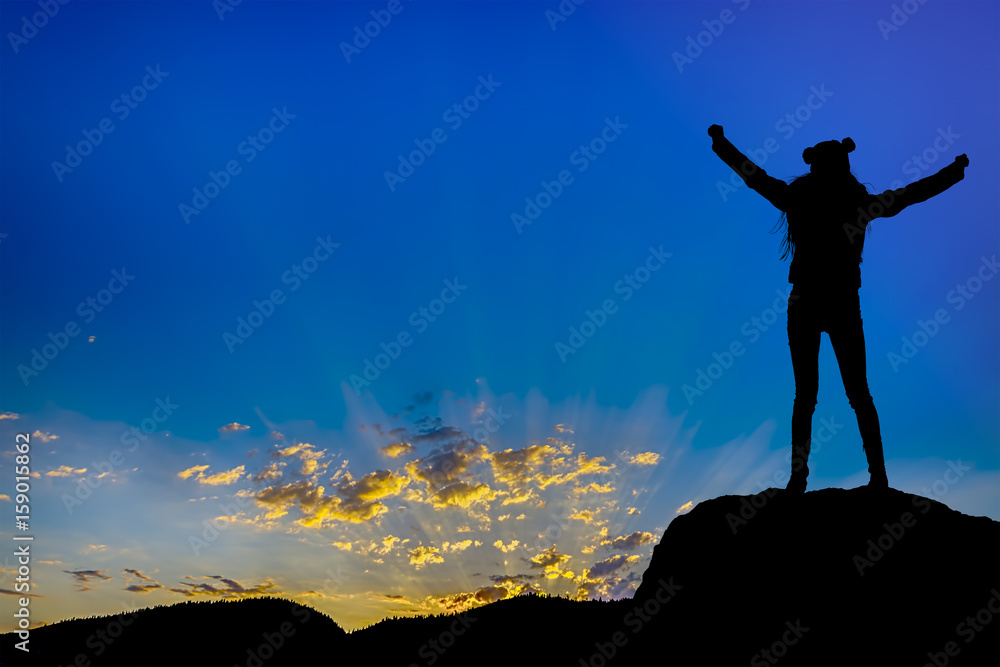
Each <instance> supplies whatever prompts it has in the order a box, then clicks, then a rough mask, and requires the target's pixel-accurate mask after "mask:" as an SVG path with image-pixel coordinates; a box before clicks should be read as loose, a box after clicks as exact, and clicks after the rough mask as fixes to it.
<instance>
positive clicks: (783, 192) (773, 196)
mask: <svg viewBox="0 0 1000 667" xmlns="http://www.w3.org/2000/svg"><path fill="white" fill-rule="evenodd" d="M708 136H710V137H712V150H713V151H715V154H716V155H718V156H719V157H720V158H722V161H723V162H725V163H726V164H728V165H729V167H730V168H731V169H732V170H733V171H735V172H736V173H737V174H739V176H740V178H742V179H743V182H744V183H746V184H747V187H749V188H751V189H753V190H755V191H756V192H757V193H758V194H760V195H761V196H762V197H764V199H766V200H768V201H769V202H771V204H773V205H774V206H775V207H776V208H777V209H778V210H781V211H785V210H787V207H786V206H787V196H788V184H787V183H785V182H784V181H782V180H780V179H777V178H774V177H773V176H768V175H767V172H766V171H764V170H763V169H761V168H760V167H759V166H757V164H755V163H754V161H753V160H751V159H750V158H748V157H747V156H746V155H744V154H743V153H741V152H740V151H739V149H738V148H736V146H734V145H733V144H732V142H730V141H729V139H726V137H725V136H723V134H722V126H721V125H712V126H711V127H709V128H708Z"/></svg>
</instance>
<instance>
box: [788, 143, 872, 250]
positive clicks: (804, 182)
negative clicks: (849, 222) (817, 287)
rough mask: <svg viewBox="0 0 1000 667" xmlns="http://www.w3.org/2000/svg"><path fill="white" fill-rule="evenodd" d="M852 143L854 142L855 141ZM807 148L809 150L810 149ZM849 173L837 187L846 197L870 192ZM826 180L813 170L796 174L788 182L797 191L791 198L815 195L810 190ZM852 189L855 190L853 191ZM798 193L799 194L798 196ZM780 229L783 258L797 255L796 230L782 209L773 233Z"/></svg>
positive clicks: (869, 228) (792, 189)
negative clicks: (848, 176) (842, 190)
mask: <svg viewBox="0 0 1000 667" xmlns="http://www.w3.org/2000/svg"><path fill="white" fill-rule="evenodd" d="M851 143H852V144H853V142H851ZM852 147H853V146H852ZM806 150H807V151H808V150H809V149H806ZM849 173H850V178H849V179H846V180H845V181H841V183H837V185H836V187H837V188H842V189H844V190H846V191H845V192H844V193H843V194H844V196H845V197H851V196H852V195H854V194H855V193H856V194H860V193H861V192H862V191H863V192H865V193H866V194H867V193H868V192H869V190H868V188H867V187H866V186H865V185H863V184H862V183H861V182H860V181H859V180H858V179H857V176H855V175H854V172H853V171H852V172H849ZM824 181H827V179H826V178H824V177H822V176H817V174H815V173H813V172H810V173H808V174H802V175H800V176H796V177H795V178H793V179H792V180H791V181H789V183H788V186H789V191H790V192H791V193H795V194H793V195H792V197H791V200H792V201H793V202H794V201H795V200H796V199H797V198H798V197H803V198H813V197H815V192H810V191H811V190H814V189H815V188H817V187H820V188H822V187H823V186H824V185H826V183H824ZM852 190H853V192H851V191H852ZM796 195H798V197H797V196H796ZM852 210H853V207H852ZM799 224H801V223H799ZM806 224H808V223H806ZM779 231H780V232H782V234H783V237H782V239H781V259H782V260H785V259H791V258H793V257H795V234H796V230H795V229H793V226H792V225H790V224H789V223H788V214H787V212H785V211H782V213H781V217H779V218H778V221H777V222H776V223H775V224H774V227H773V228H772V229H771V233H772V234H775V233H777V232H779ZM867 231H868V233H869V234H870V233H871V225H869V226H868V230H867Z"/></svg>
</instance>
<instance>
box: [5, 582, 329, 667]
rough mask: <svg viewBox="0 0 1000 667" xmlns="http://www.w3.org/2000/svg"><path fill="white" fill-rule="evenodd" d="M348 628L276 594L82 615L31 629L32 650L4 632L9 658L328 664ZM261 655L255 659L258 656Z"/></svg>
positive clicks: (84, 662) (84, 665) (170, 665)
mask: <svg viewBox="0 0 1000 667" xmlns="http://www.w3.org/2000/svg"><path fill="white" fill-rule="evenodd" d="M346 636H347V635H346V633H345V632H344V630H343V629H342V628H341V627H340V626H338V625H337V624H336V623H335V622H334V621H333V619H331V618H330V617H329V616H327V615H325V614H323V613H321V612H318V611H316V610H315V609H311V608H310V607H305V606H302V605H299V604H296V603H295V602H292V601H289V600H282V599H279V598H273V597H262V598H250V599H244V600H235V601H212V602H182V603H179V604H175V605H170V606H158V607H153V608H149V609H140V610H136V611H134V612H123V613H120V614H115V615H112V616H99V617H91V618H77V619H73V620H69V621H62V622H61V623H55V624H53V625H48V626H45V627H43V628H38V629H37V630H32V631H31V640H30V642H29V644H28V646H29V648H30V649H31V652H30V653H24V652H23V651H20V650H17V649H15V648H14V643H15V642H17V641H18V639H17V635H15V634H13V633H8V634H5V635H3V638H2V644H0V647H2V653H3V656H4V660H3V662H4V663H5V664H18V665H66V666H67V667H69V666H70V665H79V666H80V667H88V665H162V666H163V667H176V666H177V665H226V666H227V667H228V666H230V665H244V666H248V667H261V666H262V665H267V666H268V667H272V666H276V665H326V664H330V657H331V655H336V652H337V651H338V647H339V645H340V644H341V643H342V642H343V641H344V640H345V639H346ZM253 658H256V659H257V661H254V660H253Z"/></svg>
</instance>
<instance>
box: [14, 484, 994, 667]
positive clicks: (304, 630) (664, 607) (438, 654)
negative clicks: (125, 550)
mask: <svg viewBox="0 0 1000 667" xmlns="http://www.w3.org/2000/svg"><path fill="white" fill-rule="evenodd" d="M997 563H1000V523H998V522H996V521H994V520H992V519H990V518H988V517H971V516H968V515H965V514H962V513H961V512H957V511H955V510H952V509H951V508H949V507H948V506H947V505H945V504H943V503H941V502H939V501H937V500H933V499H930V498H925V497H923V496H916V495H912V494H908V493H903V492H901V491H895V490H891V489H890V490H889V491H888V492H884V493H878V492H875V491H872V490H869V489H867V488H865V487H861V488H858V489H850V490H844V489H823V490H819V491H810V492H807V493H805V494H802V495H797V496H796V495H792V494H789V493H788V492H785V491H784V490H779V489H767V490H765V491H762V492H760V493H757V494H752V495H747V496H742V495H726V496H720V497H718V498H714V499H711V500H706V501H702V502H701V503H699V504H698V505H696V506H695V507H694V508H692V509H691V510H690V511H689V512H688V513H687V514H684V515H680V516H677V517H675V518H674V519H673V520H672V521H671V523H670V525H669V526H668V527H667V529H666V530H665V531H664V534H663V536H662V538H661V540H660V542H659V543H658V544H657V545H656V547H655V548H654V550H653V556H652V558H651V560H650V563H649V565H648V567H647V568H646V571H645V573H644V574H643V579H642V583H641V584H640V586H639V588H638V589H637V590H636V593H635V595H634V596H633V598H631V599H623V600H617V601H610V602H601V601H593V600H592V601H574V600H569V599H566V598H560V597H548V596H534V595H528V596H519V597H516V598H508V599H505V600H500V601H497V602H494V603H491V604H488V605H484V606H481V607H476V608H473V609H470V610H467V611H465V612H461V613H455V614H450V615H438V616H428V617H413V618H396V619H385V620H383V621H380V622H378V623H374V624H372V625H370V626H368V627H365V628H361V629H358V630H355V631H353V632H351V633H346V632H344V631H343V629H342V628H340V627H339V626H338V625H337V624H336V623H335V622H334V621H333V619H330V618H329V617H328V616H326V615H325V614H322V613H320V612H318V611H316V610H314V609H311V608H310V607H305V606H300V605H298V604H296V603H294V602H292V601H289V600H280V599H277V598H257V599H247V600H242V601H236V602H227V603H225V604H224V605H219V603H214V604H215V605H216V606H214V607H213V606H204V605H212V604H213V603H191V602H188V603H181V604H178V605H171V606H169V607H156V608H153V609H148V610H141V611H138V612H134V613H133V615H134V616H135V622H134V623H132V624H130V627H129V628H127V631H126V629H125V628H124V627H123V628H121V629H120V630H121V631H120V637H121V638H120V639H117V640H116V641H115V643H114V644H110V643H109V644H107V645H106V646H105V650H104V651H102V652H101V653H100V654H99V655H98V654H96V651H95V650H92V649H91V648H88V644H87V640H88V638H89V637H90V636H91V635H93V633H94V632H95V630H94V628H98V629H99V628H100V627H108V626H109V625H110V623H111V622H113V620H108V619H113V618H114V617H98V618H95V619H76V620H72V621H63V622H60V623H56V624H53V625H50V626H46V627H44V628H38V629H35V630H32V635H31V637H32V647H36V646H37V647H42V646H45V647H48V649H47V650H46V651H45V653H44V654H37V655H36V654H33V655H31V656H24V658H25V659H24V660H18V662H20V663H22V664H65V665H70V664H79V663H78V662H76V661H78V660H79V655H81V653H83V654H84V655H85V657H86V660H87V661H88V664H86V665H82V664H81V665H80V667H90V665H99V664H139V661H142V664H149V665H156V664H164V665H167V664H175V663H177V662H178V661H179V662H180V663H183V664H191V665H194V664H225V665H245V666H246V667H264V666H265V665H266V666H267V667H270V666H271V665H280V664H295V665H306V664H315V665H319V664H329V665H382V664H385V665H389V664H396V665H398V664H405V665H418V666H427V667H430V666H431V665H442V666H443V665H508V664H518V665H531V664H538V665H553V664H555V665H574V666H581V667H587V666H590V667H605V665H642V664H676V665H694V664H698V665H723V664H746V663H748V662H749V663H750V664H751V665H753V666H754V667H761V666H764V665H775V664H779V663H781V664H797V665H798V664H803V665H805V664H808V665H848V664H850V665H876V664H878V665H904V664H919V665H925V664H926V665H932V667H946V666H948V665H957V666H961V665H979V664H1000V620H997V617H998V616H1000V570H998V567H997ZM266 600H271V602H265V601H266ZM199 604H200V605H203V606H201V607H198V606H195V605H199ZM184 605H189V606H187V607H185V606H184ZM154 613H155V614H154ZM150 614H154V615H157V619H158V620H156V622H153V620H154V619H153V615H150ZM119 616H121V615H119ZM195 616H198V618H197V619H196V618H195ZM144 618H146V619H147V620H146V621H142V619H144ZM140 621H142V622H140ZM147 621H148V622H147ZM74 624H76V625H74ZM183 627H187V628H189V629H190V628H202V630H200V631H198V632H194V633H192V632H188V634H187V635H186V636H185V635H184V633H183V631H180V630H178V628H183ZM209 628H212V629H211V631H209ZM87 631H89V634H87ZM172 633H173V634H174V635H178V634H179V635H180V636H184V637H185V639H184V646H183V647H182V649H183V650H178V649H176V648H175V649H171V648H170V646H171V643H170V642H168V641H166V638H167V637H169V636H170V635H171V634H172ZM220 636H221V637H225V639H226V640H225V641H223V642H219V641H218V637H220ZM129 637H130V639H128V640H127V641H126V638H129ZM14 641H17V639H16V634H13V633H8V634H6V635H3V638H2V642H3V643H2V646H3V648H4V653H5V655H14V653H13V652H12V651H13V647H12V642H14ZM93 643H94V640H91V644H93ZM154 646H155V647H156V648H155V650H154V649H151V648H150V647H154ZM21 657H22V656H21V655H18V658H21ZM258 663H259V664H258Z"/></svg>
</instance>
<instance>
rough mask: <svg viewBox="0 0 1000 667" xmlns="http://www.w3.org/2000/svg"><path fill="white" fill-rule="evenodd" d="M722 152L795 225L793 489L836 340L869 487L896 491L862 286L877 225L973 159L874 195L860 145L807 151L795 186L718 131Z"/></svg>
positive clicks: (797, 488)
mask: <svg viewBox="0 0 1000 667" xmlns="http://www.w3.org/2000/svg"><path fill="white" fill-rule="evenodd" d="M708 134H709V136H711V137H712V150H713V151H715V153H716V155H718V156H719V157H720V158H722V160H723V161H725V163H726V164H728V165H729V166H730V167H732V168H733V170H734V171H735V172H736V173H737V174H739V175H740V177H742V178H743V181H744V182H745V183H746V184H747V186H749V187H750V188H752V189H753V190H756V191H757V192H758V193H759V194H760V195H762V196H763V197H764V198H765V199H767V200H768V201H769V202H771V203H772V204H773V205H774V206H775V207H777V208H778V209H779V210H780V211H782V213H783V214H784V215H783V216H782V217H783V218H784V219H785V221H786V223H787V229H786V233H785V240H784V245H783V249H784V254H783V255H782V257H781V258H782V259H785V258H786V257H788V256H791V258H792V263H791V267H790V269H789V271H788V282H790V283H792V292H791V294H790V295H789V299H788V346H789V349H790V351H791V354H792V370H793V372H794V374H795V403H794V405H793V408H792V474H791V478H790V479H789V481H788V486H787V487H786V488H787V489H788V490H789V491H793V492H796V493H802V492H803V491H805V489H806V477H807V476H808V475H809V467H808V460H809V448H810V437H811V436H810V433H811V430H812V415H813V411H814V410H815V408H816V395H817V392H818V390H819V343H820V333H821V332H823V331H825V332H827V334H828V335H829V336H830V343H832V345H833V351H834V353H836V355H837V363H838V364H839V365H840V376H841V378H842V379H843V381H844V389H845V390H846V391H847V398H848V400H849V401H850V403H851V407H852V408H853V409H854V413H855V415H856V416H857V418H858V429H859V430H860V431H861V440H862V443H863V444H864V449H865V454H866V455H867V457H868V472H869V473H870V474H871V480H870V481H869V482H868V486H869V487H871V488H875V489H887V488H888V486H889V481H888V479H887V478H886V474H885V460H884V458H883V454H882V435H881V432H880V431H879V423H878V413H877V412H876V411H875V404H874V402H873V401H872V397H871V394H870V393H869V391H868V378H867V376H866V371H865V335H864V331H863V330H862V322H861V306H860V302H859V300H858V288H860V287H861V252H862V250H863V248H864V243H865V231H866V230H867V229H868V225H869V224H870V223H871V222H872V220H874V219H875V218H879V217H884V218H887V217H890V216H894V215H896V214H897V213H899V212H900V211H902V210H903V209H904V208H906V207H907V206H909V205H910V204H916V203H918V202H922V201H924V200H926V199H929V198H931V197H933V196H934V195H936V194H939V193H941V192H943V191H945V190H947V189H948V188H950V187H951V186H952V185H954V184H955V183H958V182H959V181H960V180H962V179H963V178H964V177H965V167H966V166H968V164H969V159H968V157H966V156H965V155H964V154H962V155H959V156H958V157H957V158H956V159H955V161H954V162H953V163H951V164H950V165H948V166H947V167H944V168H943V169H941V171H939V172H937V173H936V174H934V175H933V176H928V177H927V178H923V179H921V180H919V181H916V182H914V183H911V184H910V185H908V186H907V187H905V188H900V189H898V190H886V191H885V192H883V193H882V194H881V195H877V196H876V195H872V194H869V193H868V190H867V189H866V188H865V186H863V185H862V184H861V183H859V182H858V180H857V179H856V178H855V177H854V175H853V174H852V173H851V165H850V161H849V160H848V158H847V154H848V153H850V152H851V151H853V150H854V142H853V141H852V140H851V139H844V140H843V141H823V142H820V143H818V144H816V145H815V146H812V147H811V148H807V149H805V150H804V151H803V152H802V159H803V160H804V161H805V163H806V164H808V165H809V173H808V174H806V175H804V176H800V177H799V178H796V179H794V180H792V181H791V182H790V183H785V182H784V181H781V180H778V179H777V178H774V177H772V176H768V175H767V172H765V171H764V170H763V169H761V168H760V167H758V166H757V165H756V164H754V163H753V161H752V160H750V159H749V158H747V157H746V156H745V155H743V154H742V153H741V152H740V151H739V150H737V149H736V147H735V146H733V144H732V143H730V142H729V140H728V139H726V138H725V137H724V136H723V134H722V127H721V126H719V125H712V126H711V127H710V128H708Z"/></svg>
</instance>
